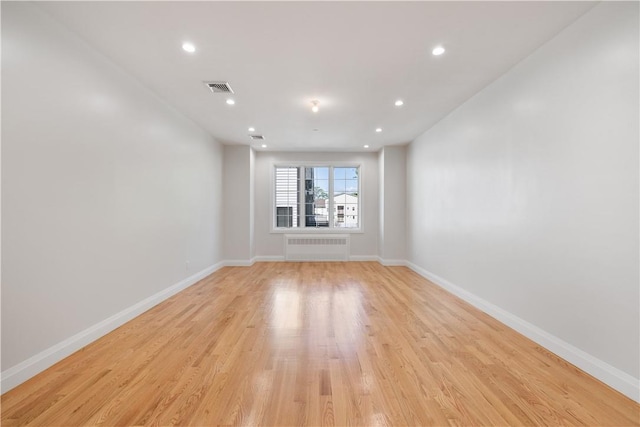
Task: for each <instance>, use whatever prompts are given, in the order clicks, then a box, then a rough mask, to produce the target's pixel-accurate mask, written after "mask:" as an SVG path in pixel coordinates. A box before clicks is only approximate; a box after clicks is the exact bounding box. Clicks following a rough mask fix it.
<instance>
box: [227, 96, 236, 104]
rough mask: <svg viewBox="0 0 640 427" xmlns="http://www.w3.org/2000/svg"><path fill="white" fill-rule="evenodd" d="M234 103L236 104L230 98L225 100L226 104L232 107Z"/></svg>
mask: <svg viewBox="0 0 640 427" xmlns="http://www.w3.org/2000/svg"><path fill="white" fill-rule="evenodd" d="M235 103H236V101H234V100H233V99H231V98H229V99H227V104H229V105H233V104H235Z"/></svg>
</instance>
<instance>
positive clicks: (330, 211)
mask: <svg viewBox="0 0 640 427" xmlns="http://www.w3.org/2000/svg"><path fill="white" fill-rule="evenodd" d="M327 216H328V217H329V218H328V219H329V228H333V227H334V224H333V166H329V201H328V203H327Z"/></svg>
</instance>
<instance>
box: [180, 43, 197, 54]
mask: <svg viewBox="0 0 640 427" xmlns="http://www.w3.org/2000/svg"><path fill="white" fill-rule="evenodd" d="M182 50H184V51H185V52H189V53H193V52H195V51H196V47H195V46H194V45H193V43H189V42H184V43H182Z"/></svg>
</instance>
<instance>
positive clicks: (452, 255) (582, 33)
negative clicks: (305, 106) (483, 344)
mask: <svg viewBox="0 0 640 427" xmlns="http://www.w3.org/2000/svg"><path fill="white" fill-rule="evenodd" d="M638 52H639V46H638V4H637V3H622V2H620V3H618V2H615V3H614V2H610V3H609V2H606V3H602V4H600V5H598V6H597V7H595V8H594V9H593V10H592V11H591V12H589V13H587V14H586V15H585V16H583V17H582V18H580V19H579V20H578V21H577V22H576V23H575V24H573V25H572V26H570V27H568V28H567V29H565V30H564V31H563V32H562V33H560V34H559V35H558V36H557V37H556V38H554V39H552V40H551V41H550V42H548V43H547V44H546V45H544V46H542V47H541V48H540V49H539V50H537V51H536V52H534V53H533V54H532V55H531V56H529V57H528V58H527V59H525V60H524V61H522V62H521V63H520V64H518V65H517V66H516V67H515V68H513V69H512V70H511V71H509V72H508V73H506V74H505V75H504V76H503V77H501V78H500V79H499V80H497V81H496V82H494V83H493V84H491V85H490V86H488V87H487V88H485V89H484V90H483V91H481V92H480V93H478V94H477V95H476V96H475V97H473V98H472V99H471V100H469V101H468V102H467V103H465V104H464V105H462V106H461V107H459V108H458V109H457V110H455V111H454V112H452V113H451V114H450V115H449V116H448V117H446V118H445V119H444V120H442V121H441V122H440V123H438V124H437V125H436V126H435V127H433V128H432V129H430V130H429V131H428V132H426V133H425V134H423V135H421V136H420V137H419V138H417V139H416V140H415V141H414V142H413V143H412V144H411V145H410V147H409V150H408V157H407V159H408V172H407V177H408V178H407V181H408V190H407V192H408V195H409V200H408V210H409V212H408V217H409V222H408V236H409V241H408V257H409V260H410V261H411V262H413V263H414V264H415V266H416V267H418V268H419V269H424V271H426V272H429V273H432V274H435V275H436V276H438V277H439V278H440V279H443V280H444V281H446V283H450V284H452V285H454V286H457V287H459V288H462V289H463V290H465V291H468V292H470V293H471V294H473V295H475V296H476V297H479V298H481V299H482V300H484V301H486V302H489V303H490V304H492V305H493V306H497V307H498V308H500V309H502V310H506V311H507V312H509V313H511V314H513V315H515V316H517V317H518V318H520V319H522V320H524V321H525V322H529V323H530V324H531V325H533V327H537V328H540V329H541V330H542V331H545V332H547V333H550V334H552V335H553V336H554V337H556V338H559V339H560V340H562V341H564V342H565V343H567V344H569V345H570V346H574V347H575V348H577V349H579V350H582V351H584V352H586V353H587V354H588V356H593V357H595V358H597V359H599V361H594V364H595V365H598V364H599V362H604V363H605V364H600V366H601V367H602V368H603V369H604V370H605V371H606V370H608V371H609V373H610V374H611V375H613V376H616V375H618V377H619V378H621V379H623V380H624V381H627V383H628V385H633V383H634V381H635V387H636V392H635V396H636V399H637V398H638V397H637V378H638V376H639V374H640V372H639V362H638V361H639V360H640V352H639V347H640V342H639V340H640V329H639V325H640V314H639V299H640V295H639V289H638V288H639V277H638V260H639V249H638V234H639V227H638V217H639V211H638V191H639V185H638V179H639V174H638V154H639V150H638V141H639V126H638V120H639V114H640V111H639V107H638V104H639V102H638V101H639V96H638V90H639V87H638V76H639V70H638V63H639V57H638V56H639V55H638ZM451 54H452V55H455V52H451ZM567 348H569V347H567ZM577 353H578V352H576V354H577ZM586 359H588V357H587V356H585V360H586ZM627 374H628V376H626V377H625V375H627ZM631 377H633V378H631ZM627 390H630V389H629V388H627ZM628 394H630V395H631V394H634V393H633V392H630V393H628Z"/></svg>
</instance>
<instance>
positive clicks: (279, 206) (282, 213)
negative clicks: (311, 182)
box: [276, 167, 300, 228]
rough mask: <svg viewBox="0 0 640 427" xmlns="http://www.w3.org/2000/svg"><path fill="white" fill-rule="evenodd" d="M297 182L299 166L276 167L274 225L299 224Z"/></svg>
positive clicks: (291, 225)
mask: <svg viewBox="0 0 640 427" xmlns="http://www.w3.org/2000/svg"><path fill="white" fill-rule="evenodd" d="M299 182H300V173H299V168H297V167H277V168H276V227H286V228H291V227H298V226H299V223H300V221H299V214H298V206H299V200H300V191H299V188H300V186H299Z"/></svg>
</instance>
